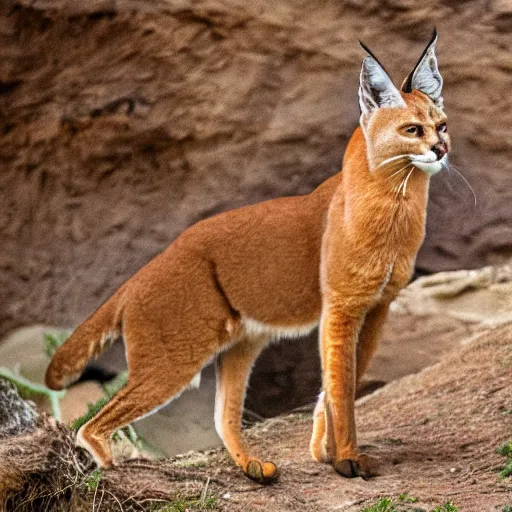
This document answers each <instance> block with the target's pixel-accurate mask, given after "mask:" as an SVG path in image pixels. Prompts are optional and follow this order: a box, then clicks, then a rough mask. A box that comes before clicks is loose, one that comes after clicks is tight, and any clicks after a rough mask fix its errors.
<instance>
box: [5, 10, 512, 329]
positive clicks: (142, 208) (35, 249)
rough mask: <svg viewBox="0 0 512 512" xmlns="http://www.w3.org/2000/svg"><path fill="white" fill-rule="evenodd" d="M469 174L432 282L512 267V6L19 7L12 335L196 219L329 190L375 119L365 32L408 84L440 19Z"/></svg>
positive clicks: (12, 54)
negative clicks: (363, 104)
mask: <svg viewBox="0 0 512 512" xmlns="http://www.w3.org/2000/svg"><path fill="white" fill-rule="evenodd" d="M433 24H436V25H437V28H438V30H439V32H440V44H439V51H438V53H439V61H440V65H441V69H442V72H443V75H444V78H445V100H446V105H447V111H448V113H449V116H450V130H451V132H452V134H453V143H454V151H453V162H454V163H455V164H456V165H457V167H458V168H460V169H461V170H462V172H463V173H464V174H465V175H466V177H467V179H468V181H469V182H470V183H471V184H472V186H473V188H474V189H475V193H476V196H477V198H478V204H477V206H476V208H475V207H474V206H473V198H472V196H471V194H470V192H469V191H468V189H467V187H466V185H465V184H464V182H463V181H462V179H461V178H459V177H458V175H457V174H456V173H455V172H453V173H445V174H444V175H442V176H438V177H436V178H435V179H434V180H433V183H432V193H431V204H430V215H429V223H428V237H427V241H426V243H425V246H424V248H423V250H422V253H421V254H420V257H419V259H418V266H419V269H420V270H422V271H434V270H445V269H452V268H461V267H464V268H471V267H476V266H480V265H482V264H484V263H486V262H492V261H495V260H499V259H500V258H501V257H502V256H503V255H507V254H508V255H510V253H511V250H512V228H511V227H510V226H511V225H512V222H511V221H512V209H511V208H510V202H511V199H512V196H511V194H512V192H511V191H512V187H511V186H510V185H511V176H512V172H511V167H510V149H511V142H510V137H509V128H510V124H511V109H510V108H509V104H510V103H509V91H510V89H511V86H512V73H511V72H510V71H511V69H512V62H511V59H510V55H511V53H510V50H511V46H512V43H511V39H510V34H509V31H510V28H511V27H512V11H511V10H510V6H509V5H508V3H507V2H501V1H500V2H498V1H494V2H487V3H486V4H485V5H483V4H482V3H481V2H465V3H461V2H455V3H453V2H445V1H443V0H437V1H435V2H431V3H430V4H428V5H426V4H425V3H421V2H415V1H411V0H394V1H390V2H386V3H385V4H382V2H377V1H373V0H372V1H365V2H361V1H358V0H347V1H344V2H339V1H337V0H326V1H325V2H321V3H318V2H305V1H300V2H297V1H291V0H283V1H280V2H274V3H272V2H263V1H256V2H249V3H248V2H243V1H240V0H201V1H192V0H180V1H177V2H170V1H166V0H152V1H151V2H150V1H147V0H118V1H117V2H109V1H102V0H97V1H93V2H86V3H83V2H68V1H66V0H36V1H33V0H30V1H29V0H19V1H13V0H4V1H3V2H2V3H1V5H0V134H1V136H0V162H1V180H0V201H1V204H2V208H1V209H0V238H1V240H2V244H1V249H0V269H1V272H0V332H3V333H5V332H7V331H8V330H10V329H11V328H14V327H16V326H19V325H28V324H33V323H37V322H44V323H47V324H54V325H64V326H73V325H76V324H77V323H78V322H79V321H81V320H83V319H84V318H85V317H86V316H87V315H88V314H90V313H91V312H92V311H93V310H94V309H95V308H96V307H97V306H98V305H99V304H100V303H101V302H102V301H103V300H104V299H105V298H106V297H107V296H108V295H109V294H111V293H112V292H113V291H114V290H115V289H116V288H117V287H118V286H119V285H120V284H121V283H122V282H123V281H124V280H125V279H126V278H127V277H129V276H130V275H131V274H133V273H134V272H135V271H136V270H137V269H138V268H139V267H140V266H142V265H143V264H144V263H146V262H147V261H148V260H149V259H150V258H151V257H152V256H154V255H155V254H156V253H157V252H159V251H160V250H162V249H163V248H165V247H166V246H167V245H168V244H169V242H170V241H172V240H173V239H174V238H175V237H176V236H177V235H178V234H179V233H180V232H181V231H182V230H183V229H185V228H186V227H187V226H188V225H190V224H191V223H193V222H195V221H197V220H199V219H201V218H203V217H205V216H208V215H211V214H214V213H216V212H218V211H221V210H225V209H228V208H232V207H236V206H238V205H242V204H247V203H252V202H256V201H260V200H263V199H267V198H270V197H275V196H281V195H287V194H301V193H306V192H309V191H310V190H312V189H313V188H314V187H315V186H317V185H318V184H319V183H320V182H322V181H323V180H324V179H325V178H327V177H328V176H330V175H331V174H333V173H334V172H336V171H338V169H339V168H340V165H341V160H342V156H343V151H344V147H345V144H346V142H347V140H348V138H349V137H350V135H351V132H352V130H353V129H354V127H355V126H356V123H357V120H358V115H359V113H358V106H357V77H358V72H359V66H360V62H361V58H362V55H363V54H362V52H361V50H360V49H359V48H358V45H357V39H358V38H362V39H364V41H365V42H366V43H368V44H369V45H370V46H371V47H372V48H373V49H374V50H375V51H376V52H378V54H379V55H381V56H382V60H383V61H384V62H385V64H386V66H387V68H388V69H389V71H390V72H391V74H392V76H393V77H394V78H395V80H396V81H397V82H400V81H401V80H402V79H403V78H404V77H405V75H406V74H407V73H408V72H409V70H410V68H411V66H412V65H413V63H414V62H415V60H416V59H417V58H418V55H419V53H420V52H421V50H422V48H423V45H424V44H425V41H426V40H427V37H428V34H429V32H430V30H431V28H432V25H433Z"/></svg>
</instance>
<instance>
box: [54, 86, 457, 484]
mask: <svg viewBox="0 0 512 512" xmlns="http://www.w3.org/2000/svg"><path fill="white" fill-rule="evenodd" d="M401 96H402V98H403V99H404V101H405V103H406V107H404V108H379V109H377V110H376V111H375V112H374V113H373V114H372V116H371V119H370V120H369V119H362V124H363V126H364V128H365V134H366V138H365V134H363V131H362V129H361V128H357V129H356V130H355V132H354V134H353V136H352V138H351V140H350V143H349V145H348V148H347V151H346V154H345V158H344V162H343V172H340V173H339V174H337V175H335V176H333V177H332V178H330V179H329V180H327V181H326V182H325V183H323V184H322V185H320V186H319V187H318V188H317V189H316V190H315V191H313V192H312V193H311V194H308V195H305V196H298V197H289V198H281V199H276V200H271V201H267V202H264V203H261V204H257V205H254V206H249V207H246V208H241V209H238V210H234V211H230V212H226V213H223V214H220V215H217V216H215V217H212V218H209V219H207V220H204V221H202V222H199V223H198V224H196V225H194V226H192V227H191V228H189V229H188V230H186V231H185V232H184V233H183V234H182V235H181V236H180V237H179V238H177V239H176V240H175V241H174V242H173V243H172V244H171V246H170V247H169V248H168V249H167V250H166V251H164V252H163V253H162V254H160V255H159V256H157V257H156V258H155V259H153V260H152V261H151V262H150V263H148V264H147V265H146V266H145V267H144V268H142V269H141V270H140V271H139V272H138V273H137V274H136V275H135V276H134V277H132V278H131V279H130V280H129V281H127V282H126V283H125V284H124V285H123V287H122V288H120V289H119V290H118V292H116V294H115V295H114V296H113V297H112V298H111V299H109V300H108V301H107V302H106V303H105V304H104V305H103V306H102V307H101V308H100V309H99V310H98V311H97V312H96V313H95V314H93V315H92V316H91V317H90V318H89V319H88V320H87V321H85V322H84V323H83V324H82V325H81V326H79V327H78V329H77V330H76V331H75V332H74V333H73V335H72V336H71V338H70V339H69V340H68V341H67V342H66V343H65V344H64V345H63V346H62V347H61V348H60V349H59V350H58V351H57V354H56V355H55V357H54V359H53V360H52V362H51V365H50V367H49V369H48V372H47V375H46V382H47V385H48V387H50V388H52V389H60V388H62V387H63V386H64V385H66V384H67V383H69V381H70V380H72V379H73V378H74V377H76V376H77V375H79V373H80V371H81V370H82V369H83V367H84V365H85V364H86V362H87V360H88V359H89V357H91V356H92V355H94V354H96V353H98V352H99V351H100V350H101V342H100V340H101V338H102V336H103V335H104V334H105V333H108V332H113V336H115V335H116V333H122V336H123V338H124V342H125V344H126V354H127V360H128V366H129V380H128V384H127V385H126V387H125V388H123V389H122V390H121V391H120V392H119V393H118V394H117V395H116V396H115V397H114V398H113V399H112V400H111V401H110V402H109V403H108V404H107V405H106V406H105V407H104V409H103V410H102V411H101V412H100V413H99V414H98V415H97V416H95V417H94V418H93V419H92V420H91V421H89V422H88V423H87V424H86V425H85V426H84V427H83V428H82V429H81V431H80V432H79V443H80V444H82V445H83V446H84V447H86V448H87V449H88V450H89V451H90V452H91V453H92V454H93V455H94V457H95V459H96V460H97V462H98V463H99V464H100V465H102V466H105V465H109V464H110V463H111V462H112V456H111V451H110V447H109V440H110V436H111V435H112V433H113V432H114V431H115V430H116V429H118V428H120V427H122V426H124V425H126V424H128V423H130V422H132V421H134V420H136V419H138V418H140V417H141V416H143V415H145V414H148V413H150V412H151V411H152V410H154V409H156V408H158V407H159V406H161V405H163V404H164V403H165V402H167V401H168V400H169V399H171V398H172V397H173V396H174V395H176V394H177V393H179V392H180V391H181V390H182V389H184V388H185V387H186V386H187V385H188V383H189V382H190V381H191V380H192V378H193V377H194V375H196V374H197V373H198V372H199V371H200V370H201V368H202V367H203V366H204V365H205V364H206V363H207V362H208V361H209V360H211V359H212V358H214V357H217V376H218V392H217V394H218V398H217V411H216V420H217V423H216V424H217V428H218V430H219V433H220V434H221V437H222V438H223V440H224V443H225V445H226V448H227V449H228V451H229V453H230V455H231V456H232V457H233V459H234V461H235V462H236V463H237V464H238V465H239V466H240V467H241V468H242V469H243V471H244V472H245V473H246V474H247V475H248V476H250V477H251V478H253V479H256V480H258V481H260V482H265V481H269V480H271V479H273V478H274V477H275V476H276V474H277V469H276V466H275V465H274V464H273V463H271V462H264V461H262V460H261V459H259V458H257V457H255V456H253V455H252V454H251V453H249V452H248V450H247V448H246V447H245V445H244V443H243V439H242V436H241V431H240V419H241V410H242V406H243V399H244V393H245V387H246V382H247V378H248V375H249V372H250V369H251V366H252V364H253V362H254V360H255V359H256V357H257V356H258V354H259V353H260V351H261V350H262V348H263V347H264V346H265V344H267V343H268V342H269V340H270V338H271V337H272V335H273V333H274V334H275V335H279V333H286V332H292V331H297V332H298V331H300V330H301V329H302V328H305V327H306V326H308V325H312V324H313V323H314V322H316V321H318V320H319V318H320V317H321V329H320V332H321V336H320V337H321V340H320V346H321V358H322V365H323V390H324V393H323V394H322V395H321V398H320V400H319V402H318V404H317V408H316V411H315V420H314V430H313V436H312V440H311V452H312V455H313V457H314V458H315V459H317V460H320V461H324V462H331V463H332V464H333V465H334V467H335V469H336V470H337V471H338V472H339V473H341V474H342V475H345V476H356V475H362V476H364V475H367V474H370V473H371V468H370V467H369V461H368V459H367V458H366V457H365V456H364V455H361V454H360V453H359V451H358V448H357V442H356V427H355V419H354V393H355V387H356V383H357V381H358V380H359V379H360V377H361V375H362V374H363V372H364V371H365V369H366V367H367V365H368V363H369V360H370V358H371V356H372V354H373V352H374V350H375V348H376V343H377V337H378V333H379V331H380V328H381V326H382V323H383V322H384V320H385V318H386V315H387V311H388V307H389V304H390V302H391V301H392V299H393V298H394V297H395V296H396V295H397V293H398V291H399V290H400V289H401V288H402V287H403V286H404V285H405V284H406V283H407V282H408V280H409V279H410V277H411V273H412V271H413V266H414V261H415V257H416V253H417V251H418V248H419V247H420V244H421V243H422V240H423V238H424V232H425V215H426V205H427V197H428V184H429V176H428V174H426V173H424V172H422V171H420V170H419V169H415V168H412V170H413V172H412V174H411V175H410V176H409V179H408V183H407V193H406V194H404V193H403V192H404V191H403V187H402V188H401V189H398V185H399V184H401V183H402V185H403V182H404V178H405V174H407V173H405V174H404V173H403V172H402V171H400V167H402V166H403V162H401V163H396V162H395V163H393V164H390V165H388V166H384V167H382V168H378V164H379V162H382V161H383V160H385V159H387V158H389V157H391V156H393V155H398V154H402V153H411V152H416V153H423V152H425V151H427V150H428V149H429V148H430V147H431V145H432V144H435V143H436V142H437V141H438V140H439V134H438V132H437V129H436V126H438V124H439V123H440V122H442V121H444V119H445V116H444V114H443V112H442V111H441V110H440V109H438V108H437V107H435V106H434V104H433V102H432V101H431V100H430V99H429V98H428V97H427V96H426V95H425V94H423V93H421V92H419V91H412V92H410V93H401ZM411 123H421V125H422V126H424V127H425V135H424V136H423V137H421V138H419V139H418V140H408V139H407V137H404V136H399V135H398V132H399V130H401V129H402V128H401V127H402V126H403V125H404V124H411ZM366 140H370V141H371V145H370V146H368V145H367V142H366ZM444 141H445V143H446V144H448V143H449V141H448V138H447V135H446V136H445V137H444ZM413 150H414V151H413ZM398 162H400V160H398ZM410 169H411V167H409V168H408V169H407V170H408V171H409V170H410ZM397 171H399V172H397ZM397 189H398V193H397ZM248 319H249V320H248ZM254 321H256V322H257V325H258V326H259V327H261V328H258V329H259V330H258V329H255V328H254V325H255V322H254Z"/></svg>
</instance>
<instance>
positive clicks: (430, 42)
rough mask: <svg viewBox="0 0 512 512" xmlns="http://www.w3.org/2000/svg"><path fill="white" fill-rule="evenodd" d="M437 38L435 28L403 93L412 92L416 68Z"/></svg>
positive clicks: (410, 74)
mask: <svg viewBox="0 0 512 512" xmlns="http://www.w3.org/2000/svg"><path fill="white" fill-rule="evenodd" d="M436 37H437V30H436V28H435V27H434V32H432V37H431V38H430V41H429V43H428V44H427V46H426V48H425V49H424V50H423V53H422V54H421V57H420V58H419V59H418V62H416V65H415V66H414V69H413V70H412V71H411V72H410V73H409V76H408V77H407V80H406V82H405V84H404V86H403V87H402V91H403V92H412V77H413V76H414V72H415V71H416V68H417V67H418V66H419V65H420V62H421V61H422V60H423V57H425V55H426V53H427V52H428V50H429V48H430V47H431V46H432V44H433V43H434V41H435V40H436ZM359 42H361V41H359Z"/></svg>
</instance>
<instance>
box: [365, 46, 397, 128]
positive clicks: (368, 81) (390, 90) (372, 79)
mask: <svg viewBox="0 0 512 512" xmlns="http://www.w3.org/2000/svg"><path fill="white" fill-rule="evenodd" d="M359 43H360V44H361V46H362V47H363V49H364V50H365V51H366V52H367V53H368V56H367V57H365V59H364V60H363V66H362V68H361V76H360V79H359V106H360V107H361V125H363V126H364V125H365V124H366V121H367V119H368V116H369V115H370V114H371V113H372V112H373V111H374V110H375V109H377V108H397V107H405V106H406V105H405V101H404V100H403V98H402V96H400V93H399V92H398V89H397V88H396V87H395V86H394V85H393V82H392V81H391V79H390V78H389V76H388V74H387V73H386V71H385V70H384V67H383V66H382V65H381V63H380V62H379V61H378V60H377V58H376V57H375V55H373V53H372V52H371V51H370V50H369V49H368V48H367V47H366V46H365V45H364V44H363V43H361V41H359Z"/></svg>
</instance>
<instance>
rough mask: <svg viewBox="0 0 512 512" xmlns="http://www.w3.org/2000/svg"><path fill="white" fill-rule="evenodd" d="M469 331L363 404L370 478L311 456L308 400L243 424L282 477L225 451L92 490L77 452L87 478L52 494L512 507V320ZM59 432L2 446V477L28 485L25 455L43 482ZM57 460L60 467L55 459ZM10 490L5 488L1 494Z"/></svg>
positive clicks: (314, 506) (124, 468) (283, 504)
mask: <svg viewBox="0 0 512 512" xmlns="http://www.w3.org/2000/svg"><path fill="white" fill-rule="evenodd" d="M472 338H473V339H472V340H471V338H468V341H467V342H466V343H465V344H463V345H462V346H459V347H458V348H456V349H454V351H453V352H452V353H451V354H450V355H449V356H447V357H445V358H444V360H443V361H442V362H440V363H438V364H436V365H434V366H431V367H429V368H426V369H425V370H423V371H421V372H420V373H418V374H416V375H411V376H408V377H405V378H403V379H400V380H397V381H395V382H392V383H390V384H388V385H387V386H385V387H384V388H382V389H380V390H378V391H377V392H375V393H373V394H371V395H369V396H367V397H364V398H363V399H361V400H359V401H358V403H357V423H358V433H359V443H360V445H361V446H362V447H363V449H364V450H365V451H366V452H367V453H368V454H369V455H371V456H372V457H374V458H376V459H378V461H379V476H376V477H374V478H372V479H370V480H367V481H364V480H362V479H360V478H356V479H353V480H347V479H343V478H341V477H339V476H338V475H337V474H336V473H334V471H333V470H332V468H331V467H330V466H328V465H322V464H318V463H315V462H313V461H312V460H311V458H310V456H309V453H308V442H309V436H310V434H311V428H312V423H311V410H308V409H307V408H306V409H303V410H300V411H297V412H295V413H293V414H291V415H288V416H284V417H278V418H275V419H271V420H267V421H266V422H264V423H260V424H258V425H257V426H255V427H253V428H251V429H249V430H247V437H248V440H249V444H250V445H251V447H253V448H254V450H255V452H256V453H258V454H260V455H262V456H263V457H264V458H265V459H269V460H273V461H275V462H276V463H277V464H278V465H279V468H280V478H279V481H278V482H277V483H276V484H274V485H271V486H267V487H261V486H259V485H258V484H255V483H252V482H251V481H249V480H247V479H246V478H245V477H244V476H243V475H242V474H241V472H240V471H239V470H238V469H237V468H235V467H234V466H233V464H232V462H231V461H230V460H229V458H228V456H227V454H226V453H225V451H224V450H223V449H219V450H214V451H210V452H206V453H198V452H196V453H192V452H191V453H189V454H187V455H186V456H181V457H176V458H174V459H171V460H167V461H162V462H151V461H147V460H143V459H135V460H130V461H126V462H124V463H121V464H120V465H119V466H117V467H115V468H113V469H110V470H107V471H105V472H104V473H103V475H102V479H101V480H100V481H99V484H98V485H97V487H96V488H95V489H94V492H92V491H89V492H88V493H87V492H85V491H84V486H83V482H84V479H87V478H90V475H91V474H92V473H91V472H92V471H93V469H94V466H93V464H92V463H91V461H90V460H88V459H87V457H86V455H85V453H84V452H82V451H81V450H77V452H76V454H75V456H74V457H72V458H73V460H75V462H74V463H73V464H75V463H76V459H79V458H80V457H81V458H82V459H84V460H86V462H84V463H82V466H81V468H82V469H81V470H80V471H81V472H82V475H80V474H78V473H76V475H75V476H71V477H70V479H71V483H67V484H66V480H63V481H61V482H60V483H59V485H58V486H57V488H54V489H53V491H52V492H53V495H54V496H55V497H54V500H57V499H58V498H59V496H62V494H61V490H62V489H68V488H69V489H73V492H71V493H70V491H69V490H68V491H67V492H68V496H67V497H66V500H67V502H68V503H70V504H71V503H73V501H76V500H77V496H78V495H79V494H80V493H81V496H82V498H83V499H84V500H85V501H80V503H81V505H80V506H77V507H75V508H67V510H91V506H92V507H93V509H94V510H96V511H99V510H103V511H105V510H107V511H108V510H118V509H119V510H120V508H119V506H121V507H122V509H123V510H141V509H142V510H154V508H153V509H152V508H151V507H154V504H155V503H156V504H158V503H159V502H158V501H157V502H154V501H153V500H164V499H169V498H170V497H173V496H174V497H176V496H180V497H181V498H183V499H187V497H188V498H191V497H196V498H197V496H199V495H200V494H201V492H204V494H205V495H206V494H207V495H209V496H210V495H212V496H215V497H216V498H217V499H216V500H215V503H216V505H215V506H216V508H217V509H219V510H227V511H230V512H231V511H233V512H236V511H246V510H247V511H248V510H265V511H267V512H273V511H275V512H278V511H279V512H281V511H282V512H287V511H290V512H291V511H299V510H300V511H303V510H315V511H316V510H319V511H334V510H342V511H347V512H356V511H360V510H363V509H364V507H365V506H366V505H367V504H368V503H371V502H372V500H375V499H376V498H379V497H382V496H390V497H397V496H398V495H400V494H402V493H404V492H408V493H409V495H411V496H414V497H416V498H418V499H419V501H418V502H417V503H414V505H411V507H416V508H423V509H424V510H432V508H433V507H434V506H437V505H439V504H442V503H445V502H447V501H451V502H453V503H454V504H455V505H456V506H457V507H458V509H459V511H461V512H491V511H498V510H499V511H501V510H503V508H504V507H505V505H512V481H511V479H510V477H509V478H507V479H500V478H499V476H498V471H499V470H500V468H502V467H503V464H504V462H505V460H504V458H503V457H502V456H501V455H499V454H497V453H496V449H497V448H498V447H499V446H500V445H501V444H502V443H503V442H505V441H507V440H509V439H510V435H511V427H512V387H511V386H510V381H511V378H512V326H510V325H509V326H502V327H497V328H494V329H493V328H488V329H487V330H486V331H485V332H484V333H482V334H480V335H479V336H477V337H476V338H475V336H472ZM59 437H60V438H65V439H67V440H66V441H65V443H69V434H67V433H66V432H65V431H63V430H62V428H57V427H47V428H46V429H43V430H39V431H38V432H36V434H35V435H33V436H27V437H20V438H11V440H9V441H8V442H4V443H3V444H0V458H1V459H2V460H3V462H4V464H2V469H1V470H0V481H2V482H5V481H7V480H9V478H8V476H9V475H11V476H12V474H16V475H17V478H18V485H17V486H18V488H20V487H23V485H25V492H26V488H27V483H26V482H27V481H29V480H30V475H29V474H28V473H27V471H25V472H24V471H23V468H22V467H21V466H20V459H19V457H20V454H21V453H24V454H25V459H24V460H26V459H27V456H28V459H29V460H30V461H31V472H32V473H34V472H35V471H37V472H38V473H37V475H38V476H37V481H38V482H40V481H44V480H45V478H46V476H45V475H47V474H48V472H49V471H50V468H51V467H52V462H51V461H52V456H53V457H54V459H53V460H55V451H56V446H58V445H59V441H58V439H59ZM65 443H64V444H65ZM70 450H72V449H71V448H70V447H68V448H66V450H64V453H67V455H66V456H63V455H61V456H59V457H57V460H58V461H60V462H58V464H61V466H62V464H67V463H65V462H63V460H64V459H68V460H69V458H70V456H69V453H70ZM52 454H53V455H52ZM45 468H46V469H45ZM53 468H54V469H53V471H54V472H55V471H56V470H55V462H54V463H53ZM61 471H62V470H61ZM67 472H68V473H69V472H70V471H69V469H67ZM29 473H30V472H29ZM20 475H21V476H20ZM20 482H21V483H20ZM23 482H25V484H23ZM206 485H207V486H208V488H207V489H206V487H205V486H206ZM59 486H60V488H59ZM14 487H16V486H14ZM205 489H206V490H205ZM6 492H7V490H6V489H5V488H4V489H3V493H4V494H2V487H1V486H0V499H1V498H3V499H5V496H6ZM22 492H23V491H22ZM84 492H85V494H84ZM73 493H74V494H73ZM18 496H21V495H18ZM113 496H114V497H115V500H114V499H113V498H112V497H113ZM19 499H21V498H19ZM100 499H101V503H100ZM93 502H94V505H93ZM135 502H137V503H139V504H141V505H136V504H135ZM0 503H1V501H0ZM10 503H11V504H12V503H13V502H12V501H11V502H10ZM14 503H15V502H14ZM84 503H86V505H84ZM117 503H119V505H118V504H117ZM99 505H101V506H99ZM45 506H46V505H45ZM70 507H71V505H70ZM7 510H8V509H7ZM20 510H25V509H20ZM26 510H32V509H28V508H27V509H26ZM35 510H39V509H35ZM49 510H54V509H52V508H50V509H49ZM55 510H61V509H55ZM62 510H65V509H62ZM171 510H174V509H171ZM176 510H178V509H176ZM180 510H181V509H180ZM189 510H194V508H193V507H191V508H190V509H189ZM407 510H414V508H410V509H407Z"/></svg>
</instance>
